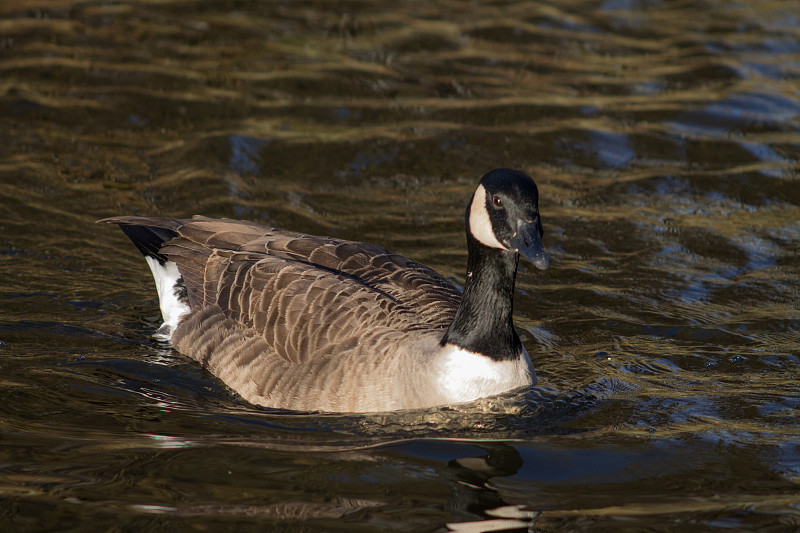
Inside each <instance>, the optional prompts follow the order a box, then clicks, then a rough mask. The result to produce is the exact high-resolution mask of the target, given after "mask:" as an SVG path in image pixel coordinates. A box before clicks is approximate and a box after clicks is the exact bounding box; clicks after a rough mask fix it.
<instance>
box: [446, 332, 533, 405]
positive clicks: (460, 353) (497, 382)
mask: <svg viewBox="0 0 800 533" xmlns="http://www.w3.org/2000/svg"><path fill="white" fill-rule="evenodd" d="M435 366H436V372H437V374H436V375H437V376H439V377H438V385H439V386H440V387H441V392H442V394H443V395H444V396H445V397H446V398H447V402H448V403H459V402H470V401H472V400H477V399H478V398H484V397H486V396H493V395H496V394H501V393H503V392H506V391H510V390H514V389H518V388H520V387H525V386H527V385H535V384H536V372H535V371H534V369H533V364H532V363H531V358H530V356H528V352H527V351H525V348H524V347H523V348H522V354H521V355H520V357H519V358H518V359H515V360H512V361H495V360H493V359H491V358H489V357H487V356H485V355H482V354H479V353H475V352H470V351H468V350H464V349H463V348H460V347H458V346H455V345H453V344H448V345H447V346H445V347H444V348H443V349H442V351H441V353H440V355H439V356H438V357H437V361H436V364H435Z"/></svg>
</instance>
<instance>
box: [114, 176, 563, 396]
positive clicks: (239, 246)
mask: <svg viewBox="0 0 800 533" xmlns="http://www.w3.org/2000/svg"><path fill="white" fill-rule="evenodd" d="M101 222H110V223H115V224H118V225H119V226H120V227H121V229H122V230H123V231H124V232H125V234H126V235H127V236H128V237H129V238H130V239H131V240H132V241H133V243H134V244H135V245H136V246H137V248H139V250H140V251H141V252H142V253H143V254H144V255H145V258H146V260H147V262H148V264H149V266H150V268H151V270H152V272H153V275H154V278H155V280H156V288H157V291H158V295H159V301H160V306H161V311H162V315H163V318H164V324H163V325H162V326H161V328H159V330H158V331H157V332H156V335H155V336H156V337H157V338H160V339H162V340H171V342H172V344H173V346H174V347H175V348H176V349H177V350H178V351H180V352H181V353H183V354H185V355H187V356H189V357H191V358H192V359H195V360H197V361H198V362H200V363H201V364H202V365H203V366H204V367H206V368H207V369H208V370H209V371H210V372H211V373H212V374H214V375H216V376H217V377H219V378H220V379H221V380H222V381H223V382H225V383H226V384H227V385H228V386H229V387H230V388H232V389H233V390H234V391H236V392H237V393H238V394H239V395H240V396H241V397H242V398H244V399H245V400H247V401H248V402H250V403H253V404H256V405H261V406H265V407H273V408H281V409H292V410H303V411H328V412H376V411H391V410H399V409H416V408H424V407H431V406H437V405H446V404H453V403H461V402H468V401H472V400H475V399H478V398H482V397H486V396H492V395H495V394H500V393H503V392H506V391H509V390H513V389H517V388H520V387H524V386H528V385H532V384H534V383H535V382H536V374H535V372H534V369H533V365H532V363H531V360H530V357H529V356H528V353H527V352H526V351H525V348H524V347H523V346H522V343H521V342H520V340H519V337H518V336H517V334H516V332H515V331H514V328H513V323H512V320H511V313H512V301H513V291H514V279H515V275H516V268H517V261H518V258H519V255H520V254H521V255H523V256H524V257H526V258H527V259H528V260H530V261H531V262H532V263H533V264H534V265H535V266H537V267H538V268H540V269H545V268H547V266H548V265H549V257H548V256H547V254H546V253H545V252H544V250H543V248H542V242H541V235H542V227H541V222H540V218H539V212H538V191H537V189H536V185H535V184H534V182H533V180H532V179H531V178H530V177H528V176H527V175H525V174H524V173H522V172H519V171H513V170H508V169H498V170H495V171H492V172H490V173H488V174H486V175H485V176H484V177H483V178H482V179H481V182H480V185H479V186H478V188H477V190H476V191H475V193H474V195H473V197H472V199H471V200H470V202H469V205H468V206H467V212H466V226H467V244H468V251H469V259H468V271H467V279H466V283H465V287H464V293H463V294H461V293H460V292H459V291H458V290H457V289H456V288H455V287H454V286H453V285H452V284H451V283H450V282H449V281H447V280H446V279H445V278H444V277H442V276H440V275H439V274H437V273H436V272H434V271H433V270H431V269H430V268H428V267H425V266H423V265H421V264H419V263H417V262H415V261H413V260H411V259H408V258H406V257H403V256H401V255H398V254H395V253H391V252H389V251H387V250H386V249H384V248H381V247H379V246H376V245H373V244H367V243H361V242H351V241H345V240H339V239H332V238H328V237H317V236H312V235H304V234H301V233H295V232H290V231H284V230H279V229H275V228H269V227H265V226H262V225H260V224H255V223H252V222H245V221H237V220H227V219H211V218H206V217H201V216H196V217H194V218H192V219H183V220H182V219H167V218H149V217H136V216H125V217H114V218H109V219H105V220H103V221H101Z"/></svg>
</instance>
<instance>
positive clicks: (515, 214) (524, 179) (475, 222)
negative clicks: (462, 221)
mask: <svg viewBox="0 0 800 533" xmlns="http://www.w3.org/2000/svg"><path fill="white" fill-rule="evenodd" d="M466 222H467V233H468V234H469V236H471V237H472V238H473V239H475V241H477V242H478V243H480V244H481V245H483V246H485V247H487V248H493V249H500V250H504V251H507V252H513V253H517V254H519V255H521V256H522V257H524V258H525V259H527V260H528V261H530V262H531V263H533V265H534V266H535V267H536V268H538V269H540V270H545V269H547V267H548V266H550V256H549V255H547V253H546V252H545V251H544V246H543V244H542V236H543V235H544V230H543V229H542V220H541V217H540V215H539V191H538V189H537V188H536V183H534V181H533V178H531V177H530V176H528V175H527V174H525V173H524V172H520V171H519V170H511V169H505V168H501V169H497V170H492V171H491V172H489V173H487V174H485V175H484V176H483V178H481V181H480V184H479V185H478V188H477V189H476V190H475V194H474V195H473V196H472V201H471V202H470V203H469V205H468V206H467V213H466Z"/></svg>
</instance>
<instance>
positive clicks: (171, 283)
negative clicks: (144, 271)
mask: <svg viewBox="0 0 800 533" xmlns="http://www.w3.org/2000/svg"><path fill="white" fill-rule="evenodd" d="M145 260H146V261H147V265H148V266H149V267H150V270H151V271H152V272H153V278H155V280H156V291H157V292H158V303H159V306H160V307H161V316H162V318H163V319H164V323H163V324H162V325H161V327H160V328H158V331H156V332H155V333H154V334H153V338H155V339H156V340H159V341H162V342H165V341H169V340H170V339H172V332H173V331H175V328H176V327H177V326H178V322H179V321H180V319H181V316H183V315H184V314H185V313H188V312H189V306H188V305H187V304H186V303H185V302H182V301H181V300H180V298H179V296H178V295H179V294H180V288H181V284H179V283H178V280H180V279H181V273H180V272H178V265H176V264H175V263H173V262H172V261H167V262H166V263H164V264H163V265H162V264H161V263H159V262H158V259H156V258H155V257H150V256H147V257H145Z"/></svg>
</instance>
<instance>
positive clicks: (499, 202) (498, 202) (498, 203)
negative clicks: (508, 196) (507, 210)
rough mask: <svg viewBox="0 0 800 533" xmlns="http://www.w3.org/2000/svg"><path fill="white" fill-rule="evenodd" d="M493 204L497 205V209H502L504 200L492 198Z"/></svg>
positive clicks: (497, 197)
mask: <svg viewBox="0 0 800 533" xmlns="http://www.w3.org/2000/svg"><path fill="white" fill-rule="evenodd" d="M492 202H493V203H494V205H496V206H497V207H501V206H502V205H503V200H501V199H500V197H499V196H494V197H492Z"/></svg>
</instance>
